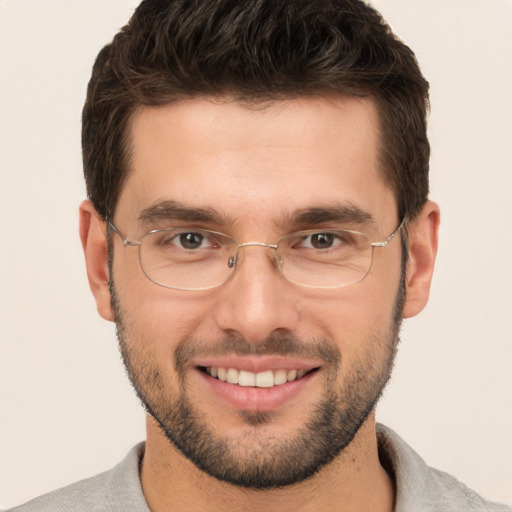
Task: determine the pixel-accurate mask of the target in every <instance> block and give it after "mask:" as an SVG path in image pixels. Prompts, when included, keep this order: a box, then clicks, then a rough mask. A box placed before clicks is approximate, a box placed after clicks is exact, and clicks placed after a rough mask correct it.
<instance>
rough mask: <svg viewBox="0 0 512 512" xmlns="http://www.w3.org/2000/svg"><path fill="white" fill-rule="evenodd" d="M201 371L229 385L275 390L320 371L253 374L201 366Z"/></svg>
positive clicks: (279, 370) (284, 371)
mask: <svg viewBox="0 0 512 512" xmlns="http://www.w3.org/2000/svg"><path fill="white" fill-rule="evenodd" d="M199 369H200V370H201V371H202V372H204V373H206V374H207V375H209V376H210V377H213V378H214V379H217V380H220V381H222V382H226V383H228V384H234V385H237V386H240V387H245V388H274V387H278V386H283V385H285V384H288V383H290V382H295V381H298V380H301V379H303V378H304V377H306V376H308V375H309V374H311V373H314V372H316V371H318V369H319V368H312V369H310V370H305V369H303V368H298V369H295V368H293V369H285V368H280V369H277V370H270V369H269V370H264V371H260V372H251V371H248V370H239V369H237V368H227V367H226V368H224V367H219V366H207V367H205V366H201V367H199Z"/></svg>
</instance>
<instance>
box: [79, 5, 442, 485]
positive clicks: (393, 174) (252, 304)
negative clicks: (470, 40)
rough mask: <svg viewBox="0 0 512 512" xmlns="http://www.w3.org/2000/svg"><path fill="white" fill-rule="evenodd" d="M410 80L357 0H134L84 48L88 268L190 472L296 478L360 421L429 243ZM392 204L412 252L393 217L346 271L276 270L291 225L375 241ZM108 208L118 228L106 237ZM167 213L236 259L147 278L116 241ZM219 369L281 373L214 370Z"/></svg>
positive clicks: (261, 480) (417, 76)
mask: <svg viewBox="0 0 512 512" xmlns="http://www.w3.org/2000/svg"><path fill="white" fill-rule="evenodd" d="M427 89H428V86H427V83H426V81H425V80H424V79H423V77H422V75H421V73H420V71H419V68H418V65H417V63H416V61H415V58H414V56H413V54H412V52H411V51H410V50H409V49H408V48H407V47H406V46H405V45H403V43H401V42H400V41H398V40H397V39H396V37H395V36H394V35H393V34H392V33H391V31H390V29H389V28H388V27H387V25H385V23H384V22H383V20H382V19H381V17H380V16H379V15H378V14H377V13H376V12H375V11H374V10H373V9H372V8H371V7H369V6H368V5H366V4H365V3H363V2H360V1H354V0H345V1H343V0H337V1H335V0H331V1H327V0H318V1H311V0H308V1H300V0H298V1H297V0H294V1H276V0H272V1H270V0H269V1H265V0H254V1H245V2H231V1H218V0H211V1H209V0H206V1H200V2H199V1H197V2H189V1H182V0H178V1H160V0H153V1H148V0H146V1H144V2H142V4H141V5H140V6H139V8H138V9H137V11H136V12H135V14H134V16H133V18H132V19H131V21H130V22H129V24H128V25H127V26H126V27H125V28H123V29H122V31H121V32H120V33H119V34H118V35H117V36H116V37H115V38H114V40H113V42H112V43H111V44H110V45H108V46H107V47H105V48H104V49H103V50H102V52H101V53H100V55H99V56H98V59H97V61H96V63H95V66H94V71H93V77H92V79H91V82H90V84H89V90H88V96H87V101H86V105H85V107H84V115H83V153H84V168H85V175H86V181H87V188H88V194H89V197H90V200H91V203H90V204H88V205H86V206H84V207H83V208H82V228H81V230H82V240H83V243H84V247H85V251H86V259H87V262H88V271H89V278H90V282H91V287H92V289H93V292H94V294H95V296H96V299H97V303H98V309H99V311H100V313H101V314H102V315H103V316H104V317H105V318H107V319H109V320H113V321H115V322H116V323H117V327H118V335H119V340H120V345H121V351H122V354H123V358H124V361H125V364H126V366H127V369H128V373H129V376H130V379H131V381H132V383H133V385H134V387H135V389H136V391H137V393H138V394H139V397H140V398H141V400H142V401H143V403H144V405H145V406H146V408H147V410H148V412H149V414H150V415H151V417H152V418H154V422H153V423H151V424H152V425H153V424H154V425H158V427H157V428H158V432H160V433H161V434H162V435H164V436H165V437H166V438H167V439H168V440H170V441H171V443H172V446H174V447H176V449H177V450H179V452H180V453H182V454H183V455H184V456H185V457H186V458H187V459H188V460H190V461H192V463H193V464H194V465H195V466H196V467H197V468H199V469H200V470H202V471H205V472H206V473H208V474H210V475H212V476H214V477H215V478H218V479H221V480H225V481H227V482H230V483H233V484H236V485H241V486H246V487H252V488H269V487H277V486H282V485H288V484H293V483H296V482H299V481H301V480H304V479H306V478H308V477H311V476H312V475H315V474H316V473H318V472H319V471H321V470H322V468H324V467H326V466H328V465H329V463H331V462H332V461H333V460H335V459H338V458H339V456H340V454H342V453H343V452H344V451H346V450H347V449H348V448H349V447H350V446H353V445H354V443H353V442H352V441H353V440H354V438H355V436H357V435H358V433H359V432H360V431H361V430H362V429H363V426H364V425H368V421H369V418H370V417H371V415H372V413H373V409H374V406H375V404H376V402H377V400H378V398H379V396H380V395H381V393H382V390H383V388H384V386H385V384H386V382H387V381H388V379H389V376H390V373H391V368H392V365H393V359H394V354H395V351H396V347H397V344H398V332H399V327H400V322H401V319H402V317H403V316H411V315H413V314H416V313H417V312H418V311H419V310H421V308H422V307H423V306H424V304H425V302H426V297H427V295H428V287H429V284H430V277H431V273H432V267H433V259H434V256H435V248H436V237H435V229H436V227H437V209H436V208H435V207H434V206H429V203H428V202H427V193H428V154H429V145H428V141H427V137H426V121H425V116H426V111H427ZM406 216H407V218H408V219H409V221H410V225H409V239H408V240H407V254H409V259H408V260H407V269H406V268H405V262H406V256H405V254H402V252H403V251H402V250H401V248H400V244H399V243H398V242H397V241H396V240H397V239H398V237H395V238H394V241H393V239H392V238H391V239H390V240H391V241H390V243H389V245H388V247H386V248H378V249H375V250H376V251H378V252H379V254H378V255H377V257H376V258H375V261H374V263H373V266H372V267H371V272H370V273H369V274H368V276H367V277H366V278H365V279H364V280H363V281H361V283H358V284H357V285H354V286H353V287H352V286H351V287H346V288H333V289H316V288H314V287H313V288H311V287H302V288H301V287H300V286H298V285H297V284H296V283H293V282H290V281H289V280H286V279H285V278H284V276H283V275H281V274H279V273H278V272H277V271H276V267H277V265H278V257H275V255H274V252H273V251H274V250H275V248H274V245H275V243H276V242H277V240H279V239H280V238H281V237H283V236H284V237H286V236H287V235H288V234H290V233H292V232H295V231H300V232H302V231H303V230H305V229H312V230H321V229H324V228H331V227H334V228H339V229H354V230H356V231H364V232H366V234H368V236H369V238H370V239H371V240H372V241H374V242H380V241H383V240H386V239H388V238H389V235H390V234H391V233H393V232H394V231H395V230H396V228H397V226H398V225H399V224H400V222H401V220H402V219H403V218H404V217H406ZM107 220H108V221H111V222H113V223H114V224H115V225H116V226H117V228H118V229H119V233H118V234H120V233H125V234H126V236H125V235H124V234H123V235H121V234H120V236H119V237H118V236H115V234H114V233H113V232H110V234H109V235H108V236H106V237H105V232H106V222H105V221H107ZM169 224H172V226H171V225H169ZM169 227H180V228H181V227H183V228H185V229H186V230H210V231H214V232H222V233H225V234H227V235H229V237H231V238H233V239H235V240H236V241H238V242H242V243H243V244H244V247H243V248H241V249H240V251H241V258H240V265H239V267H237V270H236V272H235V273H234V274H232V276H231V277H230V278H229V279H228V280H227V281H226V282H225V283H224V284H223V285H222V286H219V287H218V288H214V289H203V290H199V291H198V290H195V291H190V290H185V291H184V290H176V289H168V288H163V287H159V286H157V285H156V284H154V283H152V282H151V281H150V280H149V279H147V278H146V276H145V275H144V274H143V273H142V271H141V268H140V265H139V262H138V260H137V256H136V253H137V248H135V247H131V246H130V244H129V243H126V240H132V241H133V240H140V238H141V237H143V236H144V234H145V232H146V231H149V230H150V229H158V228H169ZM187 232H188V231H187ZM123 238H124V239H125V246H124V247H123V244H122V243H121V242H122V239H123ZM214 238H215V237H214ZM107 240H108V243H107ZM216 240H217V241H218V239H216ZM301 240H302V241H301V242H300V244H299V245H301V244H304V247H306V244H308V243H309V242H310V241H309V238H308V237H303V238H302V239H301ZM405 240H406V239H404V241H405ZM248 242H249V243H248ZM254 242H258V243H257V244H256V243H254ZM179 243H181V241H180V242H179ZM172 244H174V242H172ZM214 245H215V244H214ZM215 247H216V246H215ZM294 247H295V246H294ZM301 247H302V245H301ZM211 248H213V246H212V247H211ZM107 263H108V264H107ZM237 265H238V264H237ZM406 293H407V300H406ZM407 301H408V302H407ZM229 368H232V369H233V370H234V372H232V373H233V374H234V378H235V380H236V379H241V378H242V377H241V375H242V372H245V373H244V377H243V378H246V377H247V378H249V379H251V378H253V375H254V378H255V379H256V378H260V377H256V374H258V375H259V374H265V375H263V376H262V377H261V378H262V379H265V378H267V377H269V375H270V377H269V378H272V379H275V381H276V382H275V385H274V386H273V387H271V388H270V389H267V388H266V387H265V386H266V384H265V383H263V384H262V386H261V387H258V386H255V385H248V386H239V385H237V384H234V383H229V382H228V383H225V382H223V381H220V380H219V379H218V378H216V376H218V375H217V374H218V372H220V371H223V370H224V369H229ZM283 372H284V373H285V374H286V379H285V380H287V382H286V383H285V384H279V385H278V384H277V380H279V379H281V378H282V374H283ZM290 372H291V373H290ZM294 372H295V374H294ZM297 372H298V373H297ZM245 374H248V375H245ZM297 374H298V375H300V378H297ZM289 375H291V377H289ZM230 378H231V377H230ZM255 382H256V381H255ZM233 388H237V389H236V390H235V391H233ZM242 388H243V389H242ZM152 428H153V429H154V428H156V427H154V426H153V427H152ZM366 432H367V433H368V429H366ZM157 435H159V434H157ZM354 450H355V448H354ZM352 455H353V459H352V460H354V461H355V460H356V458H357V457H356V456H355V452H354V451H353V452H352ZM347 460H348V459H347Z"/></svg>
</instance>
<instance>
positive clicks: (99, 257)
mask: <svg viewBox="0 0 512 512" xmlns="http://www.w3.org/2000/svg"><path fill="white" fill-rule="evenodd" d="M80 239H81V241H82V247H83V249H84V255H85V264H86V267H87V278H88V279H89V286H90V288H91V291H92V293H93V295H94V298H95V299H96V306H97V308H98V313H99V314H100V315H101V316H102V317H103V318H104V319H105V320H110V321H111V322H113V321H114V315H113V313H112V309H111V307H110V291H109V286H108V282H109V273H108V248H107V235H106V226H105V222H104V221H103V220H102V219H101V217H100V215H99V214H98V212H97V211H96V209H95V208H94V206H93V205H92V203H91V202H90V201H88V200H87V201H84V202H83V203H82V204H81V205H80Z"/></svg>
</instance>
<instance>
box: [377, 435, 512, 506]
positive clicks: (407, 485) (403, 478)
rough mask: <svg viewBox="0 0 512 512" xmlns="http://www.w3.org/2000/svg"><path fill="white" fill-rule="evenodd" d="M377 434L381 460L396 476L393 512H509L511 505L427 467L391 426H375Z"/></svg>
mask: <svg viewBox="0 0 512 512" xmlns="http://www.w3.org/2000/svg"><path fill="white" fill-rule="evenodd" d="M377 436H378V439H379V450H380V456H381V458H382V462H383V464H384V465H385V466H387V468H386V469H388V470H389V471H391V472H392V473H393V474H394V477H395V483H396V489H397V502H396V509H395V512H410V511H412V510H414V511H415V512H460V511H461V510H464V511H465V512H512V507H510V506H507V505H501V504H498V503H492V502H490V501H487V500H485V499H484V498H482V497H481V496H480V495H479V494H477V493H476V492H474V491H472V490H471V489H469V488H468V487H466V486H465V485H464V484H462V483H461V482H459V481H458V480H457V479H456V478H454V477H453V476H451V475H449V474H448V473H444V472H442V471H439V470H437V469H434V468H431V467H429V466H427V464H426V463H425V461H424V460H423V459H422V458H421V457H420V456H419V455H418V454H417V453H416V452H415V451H414V450H413V449H412V448H411V447H410V446H409V445H408V444H407V443H405V441H403V440H402V439H401V438H400V437H399V436H398V435H397V434H396V433H395V432H394V431H393V430H391V429H390V428H387V427H384V426H383V425H378V426H377Z"/></svg>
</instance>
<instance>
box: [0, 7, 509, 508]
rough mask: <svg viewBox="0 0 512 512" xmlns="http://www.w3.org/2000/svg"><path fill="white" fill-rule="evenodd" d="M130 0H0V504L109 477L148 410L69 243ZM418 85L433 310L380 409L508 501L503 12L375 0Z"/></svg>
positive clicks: (475, 484)
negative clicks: (84, 149) (432, 237)
mask: <svg viewBox="0 0 512 512" xmlns="http://www.w3.org/2000/svg"><path fill="white" fill-rule="evenodd" d="M136 3H137V2H135V1H133V0H132V1H129V0H108V1H105V0H46V1H45V2H41V1H40V0H0V73H1V86H0V137H1V153H0V180H1V182H0V201H1V202H0V209H1V211H0V245H1V250H0V283H1V284H0V294H1V302H0V308H1V327H0V329H1V331H0V344H1V345H0V350H1V354H0V508H1V507H7V506H12V505H14V504H18V503H21V502H23V501H26V500H28V499H29V498H32V497H34V496H36V495H39V494H41V493H43V492H45V491H49V490H51V489H54V488H56V487H58V486H62V485H65V484H68V483H70V482H73V481H75V480H78V479H81V478H84V477H87V476H90V475H93V474H95V473H98V472H100V471H102V470H105V469H108V468H110V467H111V466H113V465H114V464H116V463H117V462H118V461H119V460H121V459H122V458H123V457H124V455H125V453H126V452H127V451H128V449H129V448H130V447H131V446H132V445H133V444H135V443H136V442H137V441H139V440H141V439H143V438H144V434H145V432H144V413H143V410H142V408H141V407H140V405H139V403H138V401H137V399H136V398H135V397H134V394H133V392H132V390H131V387H130V385H129V383H128V380H127V378H126V377H125V375H124V370H123V368H122V364H121V361H120V356H119V355H118V351H117V343H116V339H115V334H114V326H113V325H112V324H110V323H108V322H105V321H103V320H102V319H101V318H100V317H99V316H98V315H97V313H96V309H95V304H94V301H93V298H92V295H91V294H90V292H89V288H88V284H87V281H86V274H85V269H84V264H83V257H82V252H81V247H80V244H79V239H78V234H77V225H78V217H77V208H78V204H79V202H80V201H81V200H82V199H83V198H84V197H85V191H84V190H85V187H84V183H83V178H82V169H81V156H80V114H81V107H82V103H83V100H84V97H85V90H86V84H87V81H88V79H89V75H90V70H91V66H92V63H93V60H94V58H95V56H96V54H97V53H98V51H99V50H100V48H101V47H102V46H103V45H104V44H105V43H106V42H108V41H109V40H110V39H111V37H112V36H113V35H114V33H115V32H116V31H117V29H118V28H119V27H121V26H122V25H123V24H124V23H125V22H126V21H127V20H128V18H129V16H130V14H131V12H132V11H133V8H134V7H135V4H136ZM373 4H374V5H375V7H377V8H378V9H379V10H381V12H382V13H383V14H384V16H385V17H386V18H387V20H388V21H389V23H390V24H391V26H392V27H393V28H394V30H395V31H396V32H397V33H398V34H399V35H400V36H401V38H402V39H403V40H404V41H405V42H406V43H407V44H409V45H410V46H411V47H412V48H413V50H414V51H415V52H416V54H417V56H418V59H419V61H420V64H421V65H422V69H423V71H424V73H425V74H426V76H427V78H428V79H429V81H430V82H431V93H432V94H431V100H432V114H431V116H430V124H429V130H430V138H431V143H432V162H431V176H432V191H431V197H432V198H433V199H435V200H436V201H438V202H439V204H440V205H441V208H442V226H441V240H440V250H439V256H438V262H437V266H436V273H435V277H434V282H433V289H432V294H431V299H430V304H429V305H428V307H427V308H426V310H425V311H424V312H423V313H422V314H421V315H420V316H418V317H417V318H414V319H411V320H408V321H406V322H405V325H404V328H403V333H402V344H401V349H400V354H399V358H398V361H397V365H396V369H395V372H394V377H393V379H392V382H391V384H390V385H389V387H388V388H387V390H386V393H385V397H384V399H383V400H382V402H381V404H380V406H379V408H378V413H377V417H378V420H379V421H381V422H383V423H386V424H387V425H389V426H390V427H392V428H394V429H395V430H397V431H398V432H399V434H400V435H401V436H402V437H403V438H404V439H405V440H406V441H407V442H409V443H410V444H411V445H412V446H413V448H414V449H416V450H417V451H418V452H419V453H420V454H421V455H422V456H423V457H424V458H425V459H426V461H427V462H428V463H429V464H430V465H433V466H435V467H438V468H440V469H443V470H445V471H448V472H450V473H453V474H454V475H456V476H457V477H458V478H459V479H460V480H462V481H463V482H465V483H466V484H467V485H469V486H470V487H472V488H474V489H476V490H477V491H479V492H480V493H482V494H484V495H486V496H489V497H492V498H494V499H499V500H501V501H505V502H509V503H512V441H511V432H512V412H511V405H512V343H511V341H512V339H511V338H512V335H511V333H512V227H511V221H512V215H511V208H512V205H511V202H510V197H511V191H512V170H511V168H510V165H511V164H510V162H511V161H512V154H511V148H512V143H511V141H512V102H511V90H510V87H511V85H510V84H511V83H512V62H511V55H512V30H511V27H512V2H511V1H510V0H487V1H485V2H483V1H482V0H469V1H468V0H375V1H374V2H373Z"/></svg>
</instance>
